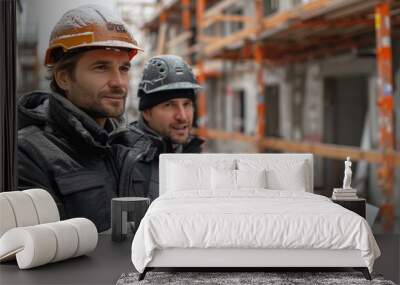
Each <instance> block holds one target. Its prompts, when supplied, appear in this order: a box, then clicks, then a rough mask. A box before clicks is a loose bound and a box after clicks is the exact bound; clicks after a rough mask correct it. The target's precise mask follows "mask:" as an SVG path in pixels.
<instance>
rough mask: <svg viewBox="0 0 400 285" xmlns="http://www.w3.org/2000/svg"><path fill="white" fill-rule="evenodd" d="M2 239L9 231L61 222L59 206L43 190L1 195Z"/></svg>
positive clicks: (0, 219)
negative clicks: (16, 228)
mask: <svg viewBox="0 0 400 285" xmlns="http://www.w3.org/2000/svg"><path fill="white" fill-rule="evenodd" d="M0 214H1V215H0V237H1V236H2V235H3V234H4V233H5V232H6V231H8V230H9V229H12V228H15V227H26V226H33V225H37V224H43V223H50V222H56V221H59V220H60V215H59V213H58V209H57V205H56V203H55V202H54V199H53V197H52V196H51V195H50V193H49V192H47V191H46V190H43V189H29V190H25V191H11V192H2V193H0Z"/></svg>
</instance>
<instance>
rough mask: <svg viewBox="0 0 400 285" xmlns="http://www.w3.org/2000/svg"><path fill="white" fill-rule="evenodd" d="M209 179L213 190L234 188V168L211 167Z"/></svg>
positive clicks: (230, 189)
mask: <svg viewBox="0 0 400 285" xmlns="http://www.w3.org/2000/svg"><path fill="white" fill-rule="evenodd" d="M211 181H212V186H211V187H212V189H213V190H214V191H218V190H227V191H233V190H236V170H232V169H216V168H212V170H211Z"/></svg>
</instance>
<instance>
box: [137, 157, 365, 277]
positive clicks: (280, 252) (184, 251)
mask: <svg viewBox="0 0 400 285" xmlns="http://www.w3.org/2000/svg"><path fill="white" fill-rule="evenodd" d="M251 157H254V158H265V159H277V158H279V159H295V160H305V161H307V163H308V166H309V167H308V168H309V171H308V173H307V174H306V175H307V176H308V177H307V178H308V182H309V183H308V187H307V189H306V190H307V192H313V156H312V154H201V155H198V154H161V155H160V195H161V194H162V193H164V192H165V191H166V189H165V188H164V186H165V185H166V183H165V182H166V179H168V177H167V176H166V165H167V161H168V160H174V159H177V158H178V159H180V160H181V159H185V160H186V159H188V160H190V161H193V160H204V161H208V162H210V161H213V160H221V159H232V160H233V159H239V158H251ZM199 267H200V268H221V267H222V268H236V269H238V271H246V268H282V267H284V268H296V267H298V268H305V267H307V268H322V267H324V268H338V267H341V268H343V267H351V268H354V269H355V270H359V271H361V272H362V273H363V275H364V277H365V278H366V279H367V280H371V276H370V274H369V271H368V268H367V267H366V264H365V262H364V260H363V259H362V257H361V252H360V251H359V250H329V249H245V248H243V249H239V248H223V249H221V248H219V249H215V248H210V249H197V248H169V249H162V250H160V249H158V250H156V251H155V252H154V257H153V259H152V261H151V262H150V263H149V264H148V265H147V267H146V268H145V270H144V271H143V273H141V274H140V275H139V280H143V279H144V277H145V275H146V273H147V272H148V271H150V270H153V269H154V268H199Z"/></svg>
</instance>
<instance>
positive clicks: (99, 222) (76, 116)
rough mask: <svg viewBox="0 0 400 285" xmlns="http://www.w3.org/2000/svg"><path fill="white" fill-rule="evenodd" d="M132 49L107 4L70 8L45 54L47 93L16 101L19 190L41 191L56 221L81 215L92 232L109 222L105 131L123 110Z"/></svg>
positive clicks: (112, 181)
mask: <svg viewBox="0 0 400 285" xmlns="http://www.w3.org/2000/svg"><path fill="white" fill-rule="evenodd" d="M138 50H140V48H139V47H138V45H137V43H136V41H135V39H134V38H133V37H132V35H131V34H130V33H129V32H128V30H127V28H126V27H125V25H124V23H123V22H122V20H120V18H119V17H117V16H116V15H114V14H113V13H112V12H111V11H109V10H108V9H107V8H104V7H102V6H96V5H86V6H80V7H78V8H76V9H72V10H70V11H68V12H66V13H65V14H64V15H63V16H62V17H61V19H60V20H59V21H58V23H57V24H56V25H55V27H54V29H53V31H52V33H51V36H50V43H49V47H48V49H47V51H46V58H45V65H46V66H47V67H48V69H49V72H50V77H51V83H50V87H51V89H52V91H53V92H52V93H45V92H33V93H30V94H27V95H25V96H23V97H21V98H20V100H19V102H18V116H19V130H18V174H19V180H18V181H19V182H18V184H19V188H20V189H25V188H32V187H38V188H43V189H47V190H48V191H49V192H50V194H51V195H52V196H53V198H54V199H55V201H56V203H57V205H58V208H59V211H60V214H61V218H72V217H85V218H88V219H90V220H91V221H93V222H94V223H95V225H96V226H97V229H98V231H104V230H106V229H108V228H109V227H110V215H111V214H110V212H111V211H110V204H111V203H110V200H111V198H113V197H116V196H119V195H120V191H119V179H120V178H121V177H120V175H119V173H118V172H117V170H116V169H117V166H116V163H115V161H114V156H113V150H112V147H111V145H110V143H109V134H110V133H111V132H112V131H113V130H115V129H116V128H117V127H118V122H119V121H120V120H119V118H120V117H121V115H122V114H123V113H124V109H125V98H126V96H127V91H128V72H129V69H130V60H131V59H132V58H133V57H134V56H135V55H136V53H137V52H138Z"/></svg>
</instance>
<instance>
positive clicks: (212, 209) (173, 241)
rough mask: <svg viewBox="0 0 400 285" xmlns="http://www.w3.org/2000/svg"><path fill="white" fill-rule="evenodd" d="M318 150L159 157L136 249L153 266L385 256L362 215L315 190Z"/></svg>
mask: <svg viewBox="0 0 400 285" xmlns="http://www.w3.org/2000/svg"><path fill="white" fill-rule="evenodd" d="M312 192H313V157H312V155H311V154H162V155H161V156H160V197H159V198H158V199H156V200H155V201H154V202H153V203H152V205H151V206H150V208H149V210H148V211H147V213H146V215H145V217H144V218H143V220H142V222H141V224H140V226H139V228H138V231H137V232H136V235H135V237H134V240H133V243H132V262H133V264H134V266H135V267H136V269H137V270H138V271H139V272H141V273H142V275H141V276H140V279H142V278H144V275H145V273H146V271H148V270H150V269H152V268H154V267H168V268H171V267H238V268H243V267H354V268H358V269H361V270H362V271H363V273H364V275H365V277H366V278H370V275H369V272H371V271H372V267H373V263H374V260H375V259H376V258H377V257H378V256H379V255H380V251H379V248H378V246H377V244H376V242H375V239H374V237H373V235H372V233H371V230H370V228H369V226H368V224H367V222H366V221H365V219H363V218H362V217H360V216H359V215H357V214H355V213H353V212H351V211H349V210H346V209H344V208H342V207H341V206H339V205H337V204H335V203H333V202H331V201H330V200H329V199H328V198H326V197H323V196H320V195H315V194H312Z"/></svg>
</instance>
